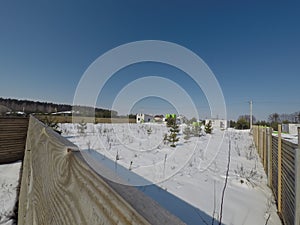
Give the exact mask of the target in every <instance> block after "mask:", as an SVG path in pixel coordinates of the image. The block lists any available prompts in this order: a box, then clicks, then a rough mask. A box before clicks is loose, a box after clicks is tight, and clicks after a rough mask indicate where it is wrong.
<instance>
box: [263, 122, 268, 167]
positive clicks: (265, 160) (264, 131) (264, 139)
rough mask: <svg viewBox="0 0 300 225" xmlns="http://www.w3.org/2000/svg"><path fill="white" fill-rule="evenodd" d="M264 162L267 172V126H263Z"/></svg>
mask: <svg viewBox="0 0 300 225" xmlns="http://www.w3.org/2000/svg"><path fill="white" fill-rule="evenodd" d="M263 162H264V168H265V171H266V172H267V171H268V170H267V129H266V128H265V127H264V128H263Z"/></svg>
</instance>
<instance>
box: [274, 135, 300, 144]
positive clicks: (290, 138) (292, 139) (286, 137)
mask: <svg viewBox="0 0 300 225" xmlns="http://www.w3.org/2000/svg"><path fill="white" fill-rule="evenodd" d="M273 136H276V137H278V133H273ZM281 137H282V139H284V140H287V141H289V142H292V143H294V144H298V135H297V134H286V133H281Z"/></svg>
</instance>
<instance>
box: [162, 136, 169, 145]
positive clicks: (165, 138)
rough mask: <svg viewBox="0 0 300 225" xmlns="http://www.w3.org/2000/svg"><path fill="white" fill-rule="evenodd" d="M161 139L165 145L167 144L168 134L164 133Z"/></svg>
mask: <svg viewBox="0 0 300 225" xmlns="http://www.w3.org/2000/svg"><path fill="white" fill-rule="evenodd" d="M163 140H164V144H165V145H166V144H168V134H164V138H163Z"/></svg>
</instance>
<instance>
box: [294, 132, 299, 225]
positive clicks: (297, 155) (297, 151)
mask: <svg viewBox="0 0 300 225" xmlns="http://www.w3.org/2000/svg"><path fill="white" fill-rule="evenodd" d="M295 167H296V168H295V185H296V187H295V188H296V189H295V194H296V196H295V198H296V201H295V202H296V204H295V223H294V225H300V127H298V149H296V158H295Z"/></svg>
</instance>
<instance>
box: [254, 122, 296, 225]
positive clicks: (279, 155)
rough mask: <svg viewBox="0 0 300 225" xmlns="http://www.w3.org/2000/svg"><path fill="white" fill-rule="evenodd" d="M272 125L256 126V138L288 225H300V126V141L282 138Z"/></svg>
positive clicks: (279, 209) (272, 187) (278, 206)
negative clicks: (273, 130)
mask: <svg viewBox="0 0 300 225" xmlns="http://www.w3.org/2000/svg"><path fill="white" fill-rule="evenodd" d="M272 133H273V132H272V128H269V127H260V126H253V139H254V142H255V146H256V148H257V151H258V154H259V156H260V158H261V160H262V162H263V165H264V168H265V171H266V174H267V176H268V184H269V186H270V187H271V189H272V190H273V193H274V196H275V199H276V201H277V208H278V212H279V215H280V216H281V217H282V220H283V222H284V224H286V225H300V140H299V137H300V128H298V144H295V143H292V142H289V141H287V140H284V139H282V133H281V125H279V126H278V136H274V135H272Z"/></svg>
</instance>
